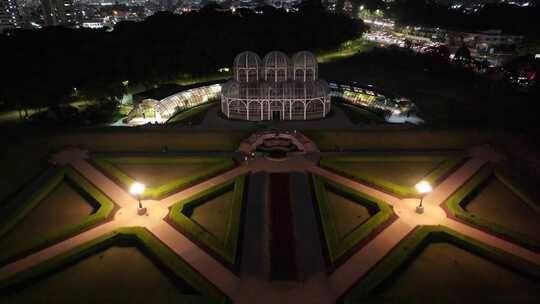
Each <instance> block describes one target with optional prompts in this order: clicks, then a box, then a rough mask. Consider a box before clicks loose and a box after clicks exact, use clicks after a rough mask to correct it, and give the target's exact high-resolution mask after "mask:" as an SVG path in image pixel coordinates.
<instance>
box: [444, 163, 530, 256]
mask: <svg viewBox="0 0 540 304" xmlns="http://www.w3.org/2000/svg"><path fill="white" fill-rule="evenodd" d="M446 205H447V207H448V211H449V212H450V214H452V215H453V216H455V217H457V218H459V219H462V220H464V221H467V222H469V223H471V224H473V225H476V226H479V227H481V228H484V229H488V230H490V231H492V232H493V233H495V234H500V235H503V236H505V237H507V238H510V239H511V240H513V241H515V242H518V243H520V244H522V245H524V246H527V247H529V248H532V249H534V250H538V248H540V239H539V237H538V235H537V231H538V229H539V226H538V219H539V215H540V203H539V202H537V201H535V200H534V199H532V197H531V196H530V195H529V194H528V193H527V192H525V191H523V189H522V188H521V187H520V185H518V184H517V183H515V182H514V181H513V180H512V179H510V178H509V177H508V175H507V174H506V173H504V172H503V171H502V170H498V169H496V168H494V167H493V166H486V167H484V168H482V169H481V170H480V171H479V172H477V173H476V174H475V175H474V176H473V177H472V178H471V179H470V180H469V181H467V182H466V183H465V184H464V185H463V186H462V187H461V188H459V189H458V191H456V192H455V193H454V194H452V196H450V197H449V198H448V200H447V201H446Z"/></svg>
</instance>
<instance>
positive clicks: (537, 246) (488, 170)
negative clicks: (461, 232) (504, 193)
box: [446, 166, 540, 251]
mask: <svg viewBox="0 0 540 304" xmlns="http://www.w3.org/2000/svg"><path fill="white" fill-rule="evenodd" d="M493 176H494V177H495V178H497V179H498V180H499V181H501V182H502V183H503V184H504V185H505V186H506V187H508V188H509V189H510V190H511V191H512V192H514V193H515V194H516V195H517V196H518V197H519V198H520V199H521V200H522V201H523V202H524V203H525V204H527V205H528V206H529V207H531V209H532V210H533V211H534V212H535V213H537V214H540V205H539V204H538V203H537V202H535V201H534V200H533V199H532V198H531V197H530V196H529V195H528V194H527V193H525V192H524V191H523V190H522V189H521V188H520V187H519V186H518V185H517V184H516V183H514V182H513V181H512V180H511V179H510V178H509V177H508V176H507V175H506V174H505V173H504V172H503V171H502V170H499V169H496V168H493V166H485V167H484V168H482V169H481V170H480V171H478V172H477V173H476V174H475V175H474V176H473V177H472V178H471V179H470V180H469V181H468V182H467V183H465V184H464V185H463V186H461V188H459V189H458V190H457V191H456V192H455V193H454V194H452V196H450V197H449V198H448V200H447V201H446V206H447V207H448V211H449V212H450V214H451V215H452V216H454V217H456V218H458V219H461V220H464V221H466V222H469V223H471V224H473V225H475V226H477V227H480V228H484V229H487V230H489V231H491V232H493V233H495V234H498V235H501V236H504V237H507V238H508V239H510V240H512V241H514V242H516V243H518V244H521V245H523V246H526V247H527V248H530V249H533V250H536V251H537V250H540V242H538V241H535V240H532V239H531V238H530V237H528V236H527V235H525V234H523V233H521V232H518V231H514V230H512V228H510V227H507V226H504V225H501V224H499V223H495V222H492V221H490V220H489V219H486V218H483V217H481V216H479V215H477V214H475V213H471V212H468V211H466V210H465V209H464V208H463V207H462V205H463V204H464V203H466V202H467V201H468V200H469V199H471V198H472V197H473V196H474V195H475V194H476V193H477V191H478V190H479V189H480V187H482V185H483V184H484V183H486V182H487V181H488V179H489V178H491V177H493Z"/></svg>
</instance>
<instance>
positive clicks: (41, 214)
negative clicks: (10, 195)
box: [0, 167, 114, 263]
mask: <svg viewBox="0 0 540 304" xmlns="http://www.w3.org/2000/svg"><path fill="white" fill-rule="evenodd" d="M27 191H33V192H29V193H27V195H26V196H25V198H24V199H21V200H18V201H16V202H14V203H13V204H12V205H10V206H8V207H10V208H5V209H4V210H3V212H4V217H3V221H1V222H0V245H2V248H3V250H2V252H0V263H1V262H5V261H7V260H10V259H13V258H15V257H19V256H23V255H26V254H28V253H30V252H32V251H33V250H35V249H39V248H41V247H43V246H47V245H50V244H52V243H55V242H58V241H60V240H62V239H64V238H66V237H69V236H71V235H74V234H76V233H80V232H81V231H83V230H85V229H87V228H89V227H91V226H92V225H95V224H97V223H99V222H101V221H103V220H105V219H106V218H108V217H109V215H110V214H111V212H112V211H113V209H114V203H113V202H112V201H111V200H110V199H109V198H108V197H106V196H105V195H104V194H103V193H102V192H101V191H99V190H98V189H97V188H96V187H94V186H93V185H92V184H91V183H89V182H88V181H87V180H86V179H84V178H83V177H82V176H81V175H79V174H78V173H77V172H76V171H75V170H74V169H72V168H71V167H65V168H62V169H59V170H57V172H56V173H55V174H53V175H51V176H50V177H49V178H48V179H47V180H44V181H43V182H42V183H41V184H40V185H39V187H37V189H28V190H27Z"/></svg>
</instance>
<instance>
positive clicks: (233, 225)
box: [168, 176, 245, 267]
mask: <svg viewBox="0 0 540 304" xmlns="http://www.w3.org/2000/svg"><path fill="white" fill-rule="evenodd" d="M244 179H245V177H244V176H239V177H236V178H234V179H231V180H229V181H226V182H224V183H221V184H218V185H215V186H213V187H211V188H209V189H207V190H205V191H203V192H199V193H197V194H195V195H193V196H191V197H188V198H186V199H184V200H182V201H180V202H178V203H176V204H174V205H173V206H172V207H171V211H170V212H169V215H168V219H169V220H170V221H171V222H172V223H173V224H174V226H175V227H176V228H178V229H180V231H183V232H187V233H188V234H190V235H191V236H192V237H193V238H194V239H195V240H196V241H198V242H200V244H201V245H202V246H203V247H205V248H208V249H210V250H211V251H212V252H213V253H215V254H217V255H219V256H220V257H221V258H222V259H223V261H224V262H226V263H227V264H229V265H230V266H232V267H235V266H237V265H236V263H237V261H238V259H237V256H238V250H239V248H238V243H239V238H240V225H241V219H242V209H243V207H242V206H243V203H244V201H243V200H244V198H243V196H244ZM224 200H228V202H225V201H224ZM205 205H206V206H205ZM197 209H199V210H197ZM213 221H217V222H213ZM217 229H223V231H217Z"/></svg>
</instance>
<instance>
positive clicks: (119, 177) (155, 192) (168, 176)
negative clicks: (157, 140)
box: [93, 156, 234, 199]
mask: <svg viewBox="0 0 540 304" xmlns="http://www.w3.org/2000/svg"><path fill="white" fill-rule="evenodd" d="M93 162H94V163H95V164H96V165H97V166H98V167H99V168H100V169H101V170H103V171H104V172H105V173H106V174H107V175H108V176H111V177H112V178H114V179H115V180H116V181H117V182H119V183H120V184H121V185H122V186H124V187H125V188H126V189H129V188H130V187H131V185H132V184H133V183H135V182H143V183H146V185H147V188H146V190H145V191H144V193H143V194H142V195H141V197H143V198H152V199H159V198H162V197H164V196H166V195H169V194H171V193H173V192H175V191H180V190H182V189H184V188H186V187H189V186H191V185H194V184H196V183H199V182H201V181H203V180H205V179H207V178H210V177H212V176H214V175H217V174H219V173H221V172H224V171H227V170H229V169H231V168H233V167H234V162H233V160H232V159H228V158H224V157H192V156H189V157H187V156H186V157H163V156H161V157H160V156H155V157H107V156H98V157H95V158H94V159H93Z"/></svg>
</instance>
